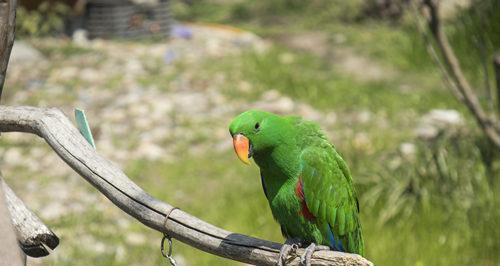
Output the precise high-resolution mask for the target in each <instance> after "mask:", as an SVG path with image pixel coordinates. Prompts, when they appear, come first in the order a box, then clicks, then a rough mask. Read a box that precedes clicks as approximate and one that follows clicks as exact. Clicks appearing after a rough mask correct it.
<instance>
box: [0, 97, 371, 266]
mask: <svg viewBox="0 0 500 266" xmlns="http://www.w3.org/2000/svg"><path fill="white" fill-rule="evenodd" d="M12 131H18V132H27V133H33V134H36V135H38V136H40V137H42V138H44V139H45V141H46V142H47V143H48V144H49V145H50V146H51V147H52V149H53V150H54V151H55V152H56V153H57V154H58V155H59V157H61V158H62V159H63V160H64V161H65V162H66V163H67V164H68V165H69V166H71V167H72V168H73V169H74V170H75V171H76V172H78V173H79V174H80V175H81V176H82V177H83V178H85V179H86V180H87V181H88V182H90V183H91V184H92V185H93V186H95V187H96V188H97V189H98V190H99V191H101V192H102V193H103V194H104V195H105V196H106V197H108V198H109V199H110V200H111V201H112V202H113V203H114V204H115V205H116V206H118V207H119V208H121V209H122V210H123V211H125V212H127V213H128V214H130V215H131V216H133V217H134V218H136V219H137V220H139V221H140V222H142V223H143V224H145V225H146V226H148V227H151V228H153V229H155V230H157V231H160V232H163V233H167V234H168V235H170V236H172V237H174V238H176V239H178V240H180V241H182V242H184V243H186V244H188V245H191V246H193V247H195V248H198V249H201V250H203V251H206V252H209V253H212V254H215V255H218V256H221V257H225V258H229V259H233V260H237V261H241V262H245V263H251V264H257V265H275V264H276V261H277V257H278V254H279V250H280V248H281V245H280V244H277V243H273V242H269V241H266V240H261V239H257V238H253V237H249V236H245V235H241V234H235V233H231V232H228V231H225V230H223V229H220V228H218V227H215V226H214V225H211V224H208V223H206V222H204V221H202V220H200V219H198V218H196V217H193V216H191V215H189V214H187V213H185V212H183V211H181V210H178V209H175V210H173V211H172V208H173V207H172V206H170V205H169V204H167V203H164V202H161V201H159V200H157V199H155V198H153V197H151V196H150V195H149V194H147V193H146V192H144V191H143V190H142V189H141V188H140V187H138V186H137V185H136V184H135V183H133V182H132V181H131V180H130V179H128V177H127V176H126V175H125V174H124V173H123V172H122V171H121V170H120V169H119V168H118V167H117V166H115V165H114V164H113V163H111V162H110V161H108V160H106V159H105V158H103V157H101V156H100V155H99V154H98V153H97V152H96V151H95V150H94V149H93V148H92V147H91V146H90V144H88V143H87V141H86V140H85V139H84V138H83V137H82V136H81V135H80V133H79V132H78V130H77V129H76V128H75V127H74V126H73V125H72V124H71V122H70V121H69V120H68V118H67V117H66V116H65V115H64V114H63V113H62V112H61V111H59V110H58V109H45V108H35V107H6V106H0V132H12ZM168 214H170V215H169V217H168V219H167V221H165V220H166V216H167V215H168ZM302 252H303V249H301V250H299V251H298V255H300V254H301V253H302ZM298 262H299V258H298V257H296V258H294V259H293V261H291V263H290V264H289V265H297V264H298ZM312 265H372V263H371V262H369V261H368V260H366V259H364V258H363V257H361V256H359V255H355V254H348V253H341V252H335V251H319V252H316V253H315V254H314V256H313V258H312Z"/></svg>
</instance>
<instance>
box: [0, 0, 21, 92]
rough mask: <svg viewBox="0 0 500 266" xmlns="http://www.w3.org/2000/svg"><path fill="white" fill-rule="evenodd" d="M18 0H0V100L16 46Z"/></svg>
mask: <svg viewBox="0 0 500 266" xmlns="http://www.w3.org/2000/svg"><path fill="white" fill-rule="evenodd" d="M16 6H17V0H0V99H1V98H2V91H3V84H4V82H5V72H6V71H7V65H8V64H9V57H10V51H11V50H12V45H13V44H14V33H15V26H16Z"/></svg>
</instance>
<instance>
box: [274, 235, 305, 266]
mask: <svg viewBox="0 0 500 266" xmlns="http://www.w3.org/2000/svg"><path fill="white" fill-rule="evenodd" d="M300 246H301V242H300V241H299V240H297V239H294V238H291V239H287V240H286V241H285V243H284V244H283V246H282V247H281V249H280V255H279V257H278V264H277V265H278V266H285V265H286V262H287V259H288V256H289V255H290V254H291V253H295V252H296V251H297V249H299V247H300Z"/></svg>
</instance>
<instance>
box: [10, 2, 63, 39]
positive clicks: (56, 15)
mask: <svg viewBox="0 0 500 266" xmlns="http://www.w3.org/2000/svg"><path fill="white" fill-rule="evenodd" d="M69 11H70V8H69V7H68V6H67V5H65V4H63V3H59V2H58V3H50V2H43V3H42V4H41V5H40V6H38V8H37V9H36V10H32V11H28V10H27V9H25V8H24V7H22V6H21V7H19V8H18V9H17V19H16V35H18V36H34V37H38V36H46V35H49V34H53V33H61V32H63V30H64V18H65V17H66V15H68V13H69Z"/></svg>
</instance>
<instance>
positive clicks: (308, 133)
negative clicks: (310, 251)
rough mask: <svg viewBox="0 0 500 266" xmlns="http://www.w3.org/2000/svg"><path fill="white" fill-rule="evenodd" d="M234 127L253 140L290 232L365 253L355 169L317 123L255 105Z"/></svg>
mask: <svg viewBox="0 0 500 266" xmlns="http://www.w3.org/2000/svg"><path fill="white" fill-rule="evenodd" d="M229 130H230V133H231V135H235V134H242V135H244V136H246V137H247V138H248V139H249V141H250V144H251V146H252V152H253V158H254V160H255V162H256V163H257V165H258V166H259V168H260V171H261V177H262V185H263V187H264V191H265V193H266V197H267V199H268V201H269V205H270V207H271V211H272V213H273V216H274V218H275V219H276V220H277V221H278V223H279V224H280V225H281V229H282V232H283V235H284V236H285V237H287V238H299V239H301V240H302V241H305V242H314V243H316V244H321V245H327V246H330V247H332V248H333V249H336V250H341V251H345V252H349V253H357V254H360V255H363V253H364V244H363V236H362V230H361V224H360V221H359V208H358V201H357V195H356V191H355V189H354V185H353V182H352V177H351V173H350V171H349V169H348V167H347V165H346V163H345V162H344V160H343V159H342V157H341V156H340V155H339V154H338V153H337V151H336V150H335V148H334V146H333V145H332V144H331V143H330V142H329V141H328V140H327V138H326V137H325V135H324V134H323V133H322V131H321V130H320V128H319V126H318V125H316V124H315V123H312V122H308V121H305V120H303V119H301V118H299V117H290V116H284V117H282V116H278V115H275V114H272V113H268V112H263V111H257V110H251V111H247V112H244V113H242V114H240V115H239V116H238V117H236V118H235V119H234V120H233V121H232V123H231V125H230V128H229Z"/></svg>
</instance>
